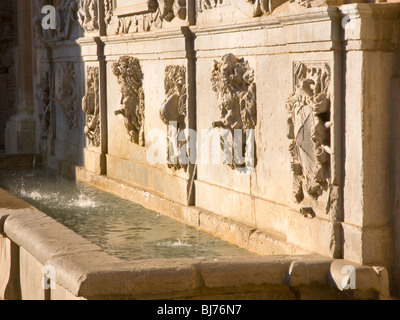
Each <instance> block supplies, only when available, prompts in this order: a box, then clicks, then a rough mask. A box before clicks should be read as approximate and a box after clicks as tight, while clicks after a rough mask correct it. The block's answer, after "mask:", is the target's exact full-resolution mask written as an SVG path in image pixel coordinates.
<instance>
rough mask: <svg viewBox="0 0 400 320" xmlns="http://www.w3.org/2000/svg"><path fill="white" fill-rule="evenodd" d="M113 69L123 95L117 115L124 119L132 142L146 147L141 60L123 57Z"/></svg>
mask: <svg viewBox="0 0 400 320" xmlns="http://www.w3.org/2000/svg"><path fill="white" fill-rule="evenodd" d="M112 69H113V73H114V75H115V76H116V77H117V78H118V83H119V85H120V89H121V93H122V97H121V109H119V110H117V111H115V115H122V116H123V117H124V119H125V127H126V130H127V132H128V134H129V136H130V139H131V141H132V142H134V143H136V144H138V145H140V146H145V135H144V119H145V114H144V111H145V106H144V91H143V73H142V69H141V67H140V63H139V60H138V59H137V58H134V57H130V56H123V57H121V58H120V59H119V60H118V62H116V63H114V64H113V66H112Z"/></svg>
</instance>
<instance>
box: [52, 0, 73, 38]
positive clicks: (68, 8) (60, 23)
mask: <svg viewBox="0 0 400 320" xmlns="http://www.w3.org/2000/svg"><path fill="white" fill-rule="evenodd" d="M56 8H57V28H56V33H55V36H54V38H53V39H52V40H53V41H62V40H69V39H70V38H71V35H72V32H73V31H74V28H75V27H76V23H77V20H78V19H77V18H78V17H77V12H78V8H79V7H78V3H77V0H62V1H61V3H60V4H59V5H58V6H57V7H56Z"/></svg>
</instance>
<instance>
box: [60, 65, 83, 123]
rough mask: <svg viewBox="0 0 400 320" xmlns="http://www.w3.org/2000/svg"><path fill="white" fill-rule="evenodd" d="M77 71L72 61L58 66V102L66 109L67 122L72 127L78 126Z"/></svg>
mask: <svg viewBox="0 0 400 320" xmlns="http://www.w3.org/2000/svg"><path fill="white" fill-rule="evenodd" d="M76 86H77V81H76V71H75V68H74V64H73V63H72V62H64V63H60V64H59V65H58V68H57V73H56V81H55V90H56V99H55V100H56V103H57V105H58V106H59V107H60V108H61V110H63V111H64V114H65V117H66V119H67V123H68V125H69V127H70V128H72V127H75V128H77V127H78V125H79V124H78V111H77V100H78V94H77V90H76Z"/></svg>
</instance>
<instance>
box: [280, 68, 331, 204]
mask: <svg viewBox="0 0 400 320" xmlns="http://www.w3.org/2000/svg"><path fill="white" fill-rule="evenodd" d="M294 78H295V90H294V92H293V94H292V95H291V96H290V97H289V99H288V100H287V102H286V110H287V111H288V113H289V118H288V133H287V137H288V138H289V139H290V142H291V144H290V147H289V151H290V154H291V157H292V161H291V168H292V172H293V183H294V186H293V193H294V197H295V200H296V202H298V203H300V202H301V201H303V199H304V194H305V193H307V194H308V195H309V196H310V197H311V198H312V199H315V200H316V199H318V198H319V197H320V196H321V195H322V193H323V192H324V191H327V190H328V189H329V187H330V155H331V153H332V152H331V145H330V125H331V124H330V107H331V100H330V82H331V70H330V66H329V65H328V64H327V63H315V64H305V63H302V62H299V63H296V64H295V65H294Z"/></svg>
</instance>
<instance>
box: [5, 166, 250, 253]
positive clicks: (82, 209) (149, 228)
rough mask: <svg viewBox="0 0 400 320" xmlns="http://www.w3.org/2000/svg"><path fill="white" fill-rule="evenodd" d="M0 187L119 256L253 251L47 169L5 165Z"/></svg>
mask: <svg viewBox="0 0 400 320" xmlns="http://www.w3.org/2000/svg"><path fill="white" fill-rule="evenodd" d="M0 187H1V188H3V189H5V190H7V191H8V192H10V193H12V194H14V195H16V196H18V197H19V198H21V199H23V200H25V201H27V202H28V203H30V204H31V205H33V206H34V207H36V208H38V209H39V210H41V211H42V212H44V213H46V214H47V215H49V216H50V217H52V218H54V219H55V220H57V221H58V222H60V223H62V224H63V225H65V226H67V227H68V228H70V229H72V230H74V231H75V232H76V233H77V234H79V235H81V236H83V237H84V238H86V239H88V240H89V241H91V242H93V243H95V244H97V245H98V246H100V247H101V248H103V250H104V251H106V252H107V253H109V254H110V255H113V256H116V257H118V258H120V259H124V260H136V259H152V258H178V257H188V258H189V257H190V258H195V257H204V258H218V257H221V256H244V255H251V253H249V252H248V251H246V250H244V249H241V248H239V247H237V246H235V245H232V244H230V243H228V242H225V241H222V240H220V239H218V238H215V237H213V236H211V235H210V234H208V233H205V232H202V231H199V230H197V229H195V228H193V227H190V226H187V225H185V224H183V223H180V222H178V221H175V220H173V219H171V218H169V217H166V216H164V215H161V214H159V213H157V212H154V211H152V210H148V209H146V208H144V207H143V206H141V205H139V204H136V203H133V202H131V201H128V200H124V199H121V198H119V197H117V196H115V195H113V194H110V193H107V192H105V191H102V190H100V189H97V188H95V187H92V186H90V185H88V184H85V183H80V182H75V181H74V180H70V179H66V178H64V177H61V176H59V175H58V174H57V173H54V172H53V171H48V170H46V169H35V170H34V171H33V170H32V169H18V170H0Z"/></svg>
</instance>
